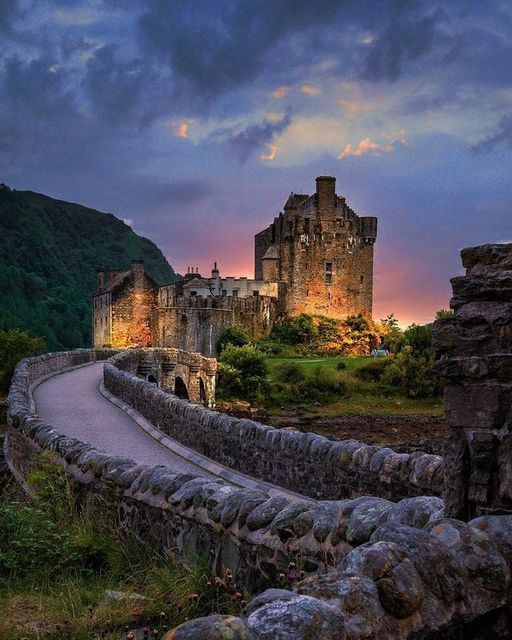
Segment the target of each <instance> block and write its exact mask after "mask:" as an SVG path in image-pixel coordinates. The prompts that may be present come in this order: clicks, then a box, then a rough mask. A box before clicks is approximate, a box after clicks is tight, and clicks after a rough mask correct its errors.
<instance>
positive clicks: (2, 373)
mask: <svg viewBox="0 0 512 640" xmlns="http://www.w3.org/2000/svg"><path fill="white" fill-rule="evenodd" d="M44 350H45V343H44V340H43V338H39V337H38V336H34V335H32V334H31V333H29V332H28V331H20V330H19V329H11V330H9V331H0V363H1V365H0V391H6V390H7V389H8V388H9V383H10V380H11V377H12V374H13V371H14V367H15V366H16V364H17V363H18V362H19V361H20V360H21V359H22V358H28V357H30V356H36V355H38V354H40V353H43V351H44Z"/></svg>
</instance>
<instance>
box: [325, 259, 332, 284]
mask: <svg viewBox="0 0 512 640" xmlns="http://www.w3.org/2000/svg"><path fill="white" fill-rule="evenodd" d="M324 275H325V284H331V282H332V262H326V263H325V271H324Z"/></svg>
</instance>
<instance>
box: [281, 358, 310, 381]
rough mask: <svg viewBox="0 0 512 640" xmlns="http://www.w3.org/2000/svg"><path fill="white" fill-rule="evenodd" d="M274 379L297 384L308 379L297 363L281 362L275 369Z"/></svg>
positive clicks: (302, 368)
mask: <svg viewBox="0 0 512 640" xmlns="http://www.w3.org/2000/svg"><path fill="white" fill-rule="evenodd" d="M274 378H275V379H276V380H277V381H279V382H289V383H297V382H302V381H303V380H305V379H306V373H305V371H304V367H301V365H300V364H297V363H296V362H280V363H278V364H276V366H275V367H274Z"/></svg>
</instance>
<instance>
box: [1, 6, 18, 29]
mask: <svg viewBox="0 0 512 640" xmlns="http://www.w3.org/2000/svg"><path fill="white" fill-rule="evenodd" d="M21 14H22V11H21V9H20V3H19V2H18V0H2V1H1V2H0V33H3V34H9V33H11V31H12V23H13V22H14V20H16V19H17V18H18V17H19V16H20V15H21Z"/></svg>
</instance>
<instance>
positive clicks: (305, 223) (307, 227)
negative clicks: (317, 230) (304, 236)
mask: <svg viewBox="0 0 512 640" xmlns="http://www.w3.org/2000/svg"><path fill="white" fill-rule="evenodd" d="M304 233H309V218H304Z"/></svg>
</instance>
